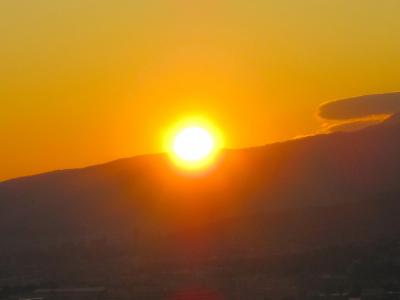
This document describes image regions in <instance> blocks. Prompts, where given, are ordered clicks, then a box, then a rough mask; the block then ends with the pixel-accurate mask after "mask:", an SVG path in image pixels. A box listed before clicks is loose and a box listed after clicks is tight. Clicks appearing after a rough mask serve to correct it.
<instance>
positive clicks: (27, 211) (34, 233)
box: [0, 117, 400, 249]
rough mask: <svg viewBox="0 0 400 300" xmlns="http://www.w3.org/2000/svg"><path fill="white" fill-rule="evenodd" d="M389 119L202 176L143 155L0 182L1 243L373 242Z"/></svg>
mask: <svg viewBox="0 0 400 300" xmlns="http://www.w3.org/2000/svg"><path fill="white" fill-rule="evenodd" d="M396 118H397V117H394V118H393V119H392V120H389V121H387V122H385V123H382V124H380V125H377V126H373V127H369V128H366V129H364V130H361V131H357V132H352V133H334V134H329V135H318V136H313V137H307V138H303V139H298V140H292V141H288V142H284V143H277V144H273V145H267V146H264V147H258V148H252V149H243V150H226V151H224V152H223V153H222V155H221V158H220V160H219V161H218V163H217V164H216V166H215V167H214V168H213V169H212V170H208V171H207V172H206V173H203V174H188V173H185V172H184V171H181V170H178V169H177V168H176V167H175V166H173V165H172V164H171V163H170V162H169V160H168V158H167V157H166V156H165V155H148V156H141V157H134V158H129V159H121V160H118V161H114V162H110V163H107V164H103V165H98V166H93V167H88V168H84V169H75V170H65V171H57V172H52V173H46V174H41V175H36V176H31V177H25V178H19V179H15V180H10V181H6V182H2V183H0V234H1V236H2V237H3V242H4V243H6V244H7V245H13V244H15V245H19V246H18V247H21V245H22V244H23V245H32V243H38V242H41V243H54V242H59V241H71V240H73V241H80V240H82V239H87V238H92V237H98V236H102V237H107V238H112V239H115V240H118V239H127V238H128V239H132V240H135V241H136V242H137V245H145V244H147V243H149V241H152V242H151V243H153V242H154V243H159V242H160V241H161V240H163V239H164V238H166V237H171V236H180V235H181V234H184V232H188V233H190V234H192V233H194V232H199V235H204V234H205V235H207V234H209V232H211V231H213V232H215V234H214V237H215V239H216V240H220V241H221V243H224V242H223V241H222V240H223V239H224V238H226V244H229V243H233V242H232V241H233V240H235V235H237V236H241V238H237V240H239V242H240V243H242V244H245V242H244V241H243V240H247V241H249V243H250V242H251V243H253V244H254V246H255V247H257V246H260V247H261V248H262V249H265V247H267V246H266V245H271V244H273V243H274V242H275V241H277V240H278V239H279V240H285V241H288V240H290V241H291V240H292V238H294V239H296V240H299V241H298V243H300V244H303V245H304V244H305V243H306V242H310V243H316V242H317V241H318V240H320V241H322V240H324V243H325V242H326V243H328V242H332V241H335V239H336V241H337V239H338V238H340V231H346V229H348V230H349V231H348V233H349V234H347V237H348V238H350V237H351V236H354V237H355V236H359V237H364V238H368V237H369V236H371V237H376V236H377V235H378V233H382V230H383V229H382V228H384V227H386V226H388V224H392V225H393V224H397V223H396V222H394V219H393V218H395V216H396V214H395V213H393V212H398V205H397V202H396V201H397V200H398V199H399V196H400V184H399V179H400V159H399V153H400V139H399V137H400V123H399V122H397V121H396ZM385 201H389V202H387V203H388V204H385V205H384V204H381V202H382V203H386V202H385ZM371 208H373V209H371ZM376 218H385V220H381V221H382V222H381V221H380V220H376ZM372 221H374V222H372ZM368 224H370V227H368ZM379 224H382V226H381V227H382V228H377V227H379ZM357 228H358V229H357ZM296 229H299V230H300V231H301V234H298V232H297V231H296ZM392 229H393V230H391V231H392V232H396V230H397V227H396V226H392ZM335 230H336V232H335ZM350 232H351V234H350ZM360 232H362V234H360ZM245 237H247V238H245ZM290 237H292V238H290ZM240 239H242V241H240ZM296 243H297V242H296ZM276 245H278V244H276ZM261 248H260V249H261Z"/></svg>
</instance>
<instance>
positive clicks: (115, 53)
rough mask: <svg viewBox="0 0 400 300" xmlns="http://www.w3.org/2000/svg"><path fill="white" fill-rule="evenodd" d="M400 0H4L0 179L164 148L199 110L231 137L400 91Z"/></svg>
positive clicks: (240, 141)
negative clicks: (328, 105)
mask: <svg viewBox="0 0 400 300" xmlns="http://www.w3.org/2000/svg"><path fill="white" fill-rule="evenodd" d="M399 12H400V1H398V0H351V1H349V0H274V1H269V0H252V1H244V0H240V1H239V0H230V1H228V0H224V1H223V0H143V1H139V0H135V1H132V0H113V1H109V0H57V1H54V0H35V1H31V0H2V1H0V45H1V46H0V104H1V106H0V107H1V109H0V138H1V144H0V180H2V179H7V178H12V177H17V176H22V175H27V174H33V173H38V172H43V171H48V170H53V169H60V168H70V167H79V166H85V165H90V164H95V163H100V162H104V161H107V160H112V159H116V158H120V157H126V156H133V155H137V154H144V153H154V152H160V151H162V148H161V146H162V143H161V135H162V132H163V131H164V130H166V128H168V127H169V126H171V124H173V123H175V122H177V121H178V120H179V119H181V118H185V117H187V116H188V115H191V114H195V115H199V114H200V115H204V116H206V117H207V118H209V119H211V120H212V121H213V122H214V123H215V124H217V125H218V126H219V127H220V129H221V130H222V131H223V132H224V134H225V140H226V146H227V147H230V148H233V147H235V148H236V147H247V146H254V145H261V144H265V143H270V142H274V141H277V140H283V139H288V138H291V137H293V136H297V135H301V134H307V133H310V132H315V131H316V130H317V129H318V127H319V121H318V120H317V118H316V117H315V111H316V108H317V107H318V105H319V104H320V103H321V102H324V101H329V100H334V99H338V98H346V97H351V96H357V95H362V94H369V93H377V92H388V91H395V90H400V81H399V78H400V55H399V53H400V18H399Z"/></svg>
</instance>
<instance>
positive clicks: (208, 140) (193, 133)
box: [173, 126, 215, 162]
mask: <svg viewBox="0 0 400 300" xmlns="http://www.w3.org/2000/svg"><path fill="white" fill-rule="evenodd" d="M214 147H215V142H214V138H213V137H212V135H211V134H210V133H209V132H208V131H207V130H206V129H204V128H201V127H197V126H193V127H188V128H185V129H183V130H181V131H180V132H179V133H178V134H177V135H176V136H175V139H174V142H173V151H174V153H175V155H176V156H178V157H179V158H180V159H182V160H184V161H187V162H198V161H200V160H202V159H205V158H206V157H207V156H209V155H210V154H211V153H212V151H213V149H214Z"/></svg>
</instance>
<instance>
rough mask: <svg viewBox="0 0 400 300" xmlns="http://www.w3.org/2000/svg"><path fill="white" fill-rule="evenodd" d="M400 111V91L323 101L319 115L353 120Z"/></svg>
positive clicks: (334, 118) (329, 118) (327, 117)
mask: <svg viewBox="0 0 400 300" xmlns="http://www.w3.org/2000/svg"><path fill="white" fill-rule="evenodd" d="M397 112H400V92H396V93H387V94H374V95H366V96H359V97H354V98H347V99H341V100H336V101H331V102H326V103H323V104H322V105H321V106H320V107H319V112H318V115H319V116H320V117H321V118H323V119H326V120H338V121H340V120H352V119H360V118H368V117H370V116H374V115H392V114H395V113H397Z"/></svg>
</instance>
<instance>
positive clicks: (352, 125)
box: [325, 119, 382, 132]
mask: <svg viewBox="0 0 400 300" xmlns="http://www.w3.org/2000/svg"><path fill="white" fill-rule="evenodd" d="M381 122H382V120H381V119H375V120H360V121H354V122H352V121H350V122H342V123H338V124H331V125H329V126H327V127H326V129H325V130H326V131H327V132H343V131H355V130H360V129H363V128H366V127H369V126H372V125H376V124H379V123H381Z"/></svg>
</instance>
